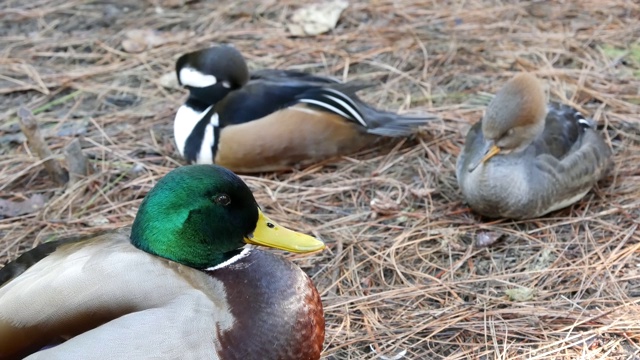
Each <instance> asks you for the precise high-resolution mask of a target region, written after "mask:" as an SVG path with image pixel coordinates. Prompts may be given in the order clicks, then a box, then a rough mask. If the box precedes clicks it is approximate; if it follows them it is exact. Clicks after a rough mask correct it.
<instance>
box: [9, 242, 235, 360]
mask: <svg viewBox="0 0 640 360" xmlns="http://www.w3.org/2000/svg"><path fill="white" fill-rule="evenodd" d="M48 251H50V249H49V250H47V251H46V252H48ZM217 283H218V282H216V281H213V280H212V279H211V277H209V276H207V275H206V274H204V273H202V272H200V271H197V270H194V269H191V268H188V267H184V266H182V265H179V264H176V263H173V262H170V261H167V260H164V259H161V258H158V257H155V256H152V255H149V254H147V253H144V252H142V251H140V250H138V249H136V248H135V247H133V246H132V245H131V244H130V242H129V237H128V234H126V233H124V232H119V233H111V234H106V235H102V236H98V237H95V238H91V239H87V240H81V241H74V242H70V243H66V244H59V245H58V246H57V247H56V248H55V250H53V251H51V252H50V253H49V255H48V256H44V257H42V259H41V260H39V261H37V262H36V263H35V264H33V265H32V266H30V267H29V268H28V269H26V270H25V271H24V272H23V273H22V274H21V275H20V276H18V277H16V278H14V279H13V280H11V281H9V282H7V283H6V284H4V285H3V286H2V287H1V288H0V358H1V359H14V358H16V359H18V358H22V357H24V356H26V355H29V354H32V353H34V352H37V351H39V350H41V349H43V348H45V347H48V346H51V345H56V344H60V343H62V342H63V341H65V340H68V339H70V340H68V341H66V342H64V343H62V344H60V345H57V346H54V347H52V348H49V349H46V350H43V351H41V352H37V353H35V354H34V355H33V357H29V359H32V358H38V359H56V358H64V359H88V358H95V359H122V358H136V359H147V358H153V356H157V357H156V358H171V356H168V357H167V354H168V355H171V354H173V355H174V357H173V358H182V355H181V352H184V351H185V349H186V347H183V346H176V344H177V343H180V344H181V343H182V342H184V344H185V345H189V346H193V350H192V353H191V354H194V355H195V354H199V355H201V357H200V358H213V359H215V358H216V357H215V354H212V352H213V348H212V347H211V345H208V346H205V345H202V344H204V343H207V344H212V343H213V341H214V333H213V332H211V331H209V332H205V331H203V329H209V330H210V329H215V328H216V327H215V326H216V322H215V320H216V317H215V316H213V314H215V312H216V309H217V308H218V307H219V306H223V304H222V302H221V301H220V300H219V299H216V297H215V294H216V291H215V290H216V287H217V288H218V290H220V286H221V285H219V284H218V285H216V284H217ZM198 289H210V290H211V291H208V292H207V293H205V292H203V291H201V290H198ZM217 320H220V319H217ZM219 324H220V323H219ZM221 324H222V326H223V327H224V321H223V322H222V323H221ZM180 329H182V330H183V336H182V340H180V341H179V342H176V341H169V340H171V339H168V338H166V337H167V336H170V335H169V334H175V333H176V331H179V330H180ZM203 347H205V348H203ZM105 349H108V350H105ZM89 354H91V355H89ZM163 356H165V357H163Z"/></svg>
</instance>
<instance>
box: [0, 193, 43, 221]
mask: <svg viewBox="0 0 640 360" xmlns="http://www.w3.org/2000/svg"><path fill="white" fill-rule="evenodd" d="M46 201H47V199H46V198H45V197H44V195H41V194H34V195H31V197H30V198H28V199H26V200H24V201H13V200H5V199H0V216H2V217H16V216H20V215H25V214H30V213H32V212H36V211H38V210H40V209H42V207H43V206H44V203H45V202H46Z"/></svg>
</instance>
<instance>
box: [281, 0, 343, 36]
mask: <svg viewBox="0 0 640 360" xmlns="http://www.w3.org/2000/svg"><path fill="white" fill-rule="evenodd" d="M348 6H349V2H347V1H344V0H335V1H330V2H324V3H320V4H312V5H308V6H305V7H302V8H300V9H298V10H296V11H295V12H294V13H293V16H291V20H290V21H291V22H290V23H288V24H287V28H288V29H289V32H291V34H293V35H294V36H313V35H318V34H322V33H325V32H327V31H329V30H331V29H333V28H335V27H336V24H338V20H339V19H340V15H341V14H342V12H343V11H344V9H346V8H347V7H348Z"/></svg>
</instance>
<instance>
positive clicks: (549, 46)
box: [0, 0, 640, 359]
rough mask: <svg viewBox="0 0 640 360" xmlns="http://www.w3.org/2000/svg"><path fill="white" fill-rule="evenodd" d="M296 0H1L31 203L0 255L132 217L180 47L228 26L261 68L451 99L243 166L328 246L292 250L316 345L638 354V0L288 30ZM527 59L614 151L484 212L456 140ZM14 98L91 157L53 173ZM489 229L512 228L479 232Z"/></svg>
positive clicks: (199, 43) (13, 150)
mask: <svg viewBox="0 0 640 360" xmlns="http://www.w3.org/2000/svg"><path fill="white" fill-rule="evenodd" d="M299 7H300V2H298V1H291V0H288V1H274V0H270V1H264V2H250V1H210V2H207V1H187V0H155V1H152V0H149V1H147V2H144V1H133V0H129V1H95V2H89V1H69V0H37V1H33V2H30V3H29V4H27V2H25V1H17V0H15V1H14V0H5V1H3V2H1V3H0V20H1V21H2V26H1V27H0V94H2V100H1V101H0V199H3V200H9V201H13V202H18V201H23V200H27V199H29V201H31V203H29V204H30V205H33V206H32V207H30V208H24V207H23V208H20V209H16V208H15V205H11V206H14V208H10V207H11V206H9V205H6V204H4V207H3V206H0V211H2V213H1V214H0V263H5V262H6V261H9V260H11V259H14V258H15V257H17V256H18V255H19V254H20V253H21V252H22V251H25V250H27V249H30V248H31V247H33V246H35V245H37V244H39V243H42V242H44V241H47V240H50V239H53V238H55V237H58V236H66V235H75V234H90V233H93V232H96V231H101V230H108V229H114V228H118V227H121V226H125V225H129V224H130V223H131V222H132V221H133V218H134V216H135V212H136V209H137V207H138V206H139V204H140V201H141V199H142V198H143V196H144V195H145V194H146V192H147V191H148V190H149V189H150V188H151V187H152V186H153V185H154V184H155V182H156V181H157V180H158V179H159V178H160V177H162V176H163V175H164V174H166V173H167V172H168V171H170V170H171V169H173V168H175V167H176V166H179V165H182V164H184V162H183V160H182V159H181V158H180V156H179V155H178V153H177V151H176V149H175V146H174V144H173V140H172V133H171V131H172V121H173V115H174V113H175V111H176V109H177V107H178V106H180V104H181V103H182V102H183V101H184V99H185V95H186V93H185V92H184V91H183V90H181V89H177V88H175V86H172V84H171V81H170V80H171V76H172V75H171V72H172V69H173V66H174V62H175V60H176V58H177V57H178V56H179V55H180V54H182V53H184V52H187V51H191V50H194V49H199V48H203V47H207V46H210V45H212V44H216V43H233V44H234V45H235V46H236V47H238V48H239V49H240V50H241V51H242V52H243V53H244V55H245V56H246V58H247V59H248V61H249V63H250V66H251V67H252V68H254V69H257V68H264V67H277V68H283V69H298V70H304V71H309V72H312V73H317V74H321V75H331V76H335V77H337V78H340V79H349V80H364V81H370V82H374V83H377V84H379V86H377V87H375V88H371V89H367V90H366V91H363V92H362V93H361V97H362V98H363V99H365V100H367V101H368V102H370V103H372V104H374V105H376V106H378V107H380V108H384V109H389V110H393V111H400V112H414V111H429V112H432V113H434V114H436V115H438V116H439V117H441V118H442V120H438V121H433V122H432V123H430V124H429V125H427V126H425V127H424V128H423V129H421V131H420V133H419V134H417V135H416V136H415V137H414V138H411V139H406V140H399V141H396V140H394V141H386V142H384V143H383V144H381V145H380V146H378V147H376V148H373V149H368V150H367V151H363V152H361V153H359V154H354V155H353V156H348V157H343V158H341V159H334V160H332V161H327V162H326V163H323V164H319V165H317V166H312V167H310V168H306V169H301V170H296V171H293V172H290V173H281V174H263V175H261V176H245V177H244V179H245V180H246V181H247V183H248V184H249V185H250V186H251V188H252V190H253V191H254V193H255V195H256V198H257V200H258V202H259V203H260V204H261V205H262V206H263V208H264V210H265V212H267V213H269V214H270V215H271V216H272V217H273V218H274V220H276V221H279V222H281V223H283V225H287V226H290V227H292V228H294V229H297V230H301V231H305V232H308V233H311V234H314V235H316V236H317V237H319V238H321V239H322V240H324V241H325V242H326V243H327V245H328V249H327V250H326V251H324V252H322V253H319V254H315V255H312V256H294V255H289V254H283V255H284V256H287V257H288V258H290V259H292V260H293V261H295V262H296V263H297V264H298V265H299V266H301V267H302V268H303V269H304V270H305V271H306V272H307V273H308V274H309V275H310V276H311V277H312V278H313V281H314V282H315V284H316V286H317V287H318V289H319V291H320V293H321V295H322V300H323V303H324V306H325V316H326V320H327V336H326V340H325V350H324V358H326V359H400V358H405V359H439V358H446V359H512V358H530V359H578V358H579V359H640V231H639V230H638V226H639V221H638V216H639V214H640V210H639V207H640V167H639V166H638V164H640V122H639V120H638V115H637V114H639V113H640V40H639V38H640V5H639V4H638V2H637V1H625V0H606V1H600V0H585V1H579V0H576V1H548V2H535V3H530V2H519V1H490V0H469V1H461V2H452V1H422V2H420V1H415V0H412V1H391V0H372V1H369V2H366V1H360V0H358V1H351V3H350V5H349V7H348V8H347V9H346V10H345V11H344V12H343V13H342V15H341V17H340V21H339V23H338V25H337V27H336V28H335V29H334V30H332V31H330V32H329V33H326V34H322V35H317V36H312V37H293V36H291V34H290V32H289V30H288V28H287V26H286V24H287V23H288V22H289V21H290V19H291V15H292V13H293V12H294V11H295V10H296V9H297V8H299ZM150 31H153V32H150ZM520 71H528V72H532V73H534V74H536V75H537V76H538V77H539V78H540V79H542V80H543V81H544V83H545V84H546V87H547V91H548V93H549V96H550V97H551V98H552V99H553V100H556V101H561V102H565V103H567V104H570V105H573V106H575V107H576V108H577V109H579V110H581V111H583V112H584V113H585V114H588V115H589V116H591V117H593V118H594V119H595V120H597V122H598V124H599V126H600V128H601V129H602V131H603V133H604V135H605V137H606V140H607V142H608V143H609V144H610V145H611V147H612V149H613V151H614V162H615V166H614V168H613V169H612V171H611V172H610V174H609V175H608V176H607V177H606V179H604V180H603V181H601V182H600V183H599V184H598V186H597V187H596V188H595V189H593V190H592V191H591V192H589V194H588V195H587V196H586V197H584V198H583V199H582V200H581V201H579V202H578V203H577V204H575V205H573V206H571V207H569V208H567V209H564V210H560V211H556V212H554V213H552V214H550V215H548V216H545V217H543V218H540V219H535V220H528V221H517V222H514V221H506V220H497V221H496V220H488V219H484V218H482V217H479V216H477V215H475V214H474V213H472V212H471V211H470V210H469V209H468V208H467V207H466V206H465V204H464V203H463V202H462V200H461V194H460V191H459V190H458V187H457V183H456V179H455V172H454V167H455V159H456V156H457V155H458V153H459V151H460V147H461V146H462V144H463V140H464V134H465V133H466V131H467V129H468V128H469V126H470V124H472V123H474V122H475V121H477V120H478V119H479V118H480V117H481V116H482V112H483V109H484V108H485V106H486V104H487V103H488V101H489V99H490V98H491V94H493V93H495V91H497V90H498V89H499V88H500V86H501V85H502V84H503V83H504V82H505V81H506V80H508V79H509V78H510V77H512V76H513V75H514V74H515V73H517V72H520ZM167 74H169V75H167ZM19 107H25V108H27V109H30V110H31V111H32V112H33V113H34V115H35V117H36V119H37V120H38V121H39V123H40V127H41V130H42V132H43V133H44V135H45V137H46V139H47V143H48V145H49V146H50V148H51V151H52V152H53V154H54V157H55V158H56V159H63V148H64V147H65V146H66V145H67V144H68V143H69V142H70V141H71V140H73V139H74V138H79V139H80V140H81V144H82V148H83V152H84V153H85V154H87V155H88V156H89V157H90V159H91V163H92V165H93V167H94V168H95V171H94V172H93V173H92V174H91V175H90V176H88V177H86V178H84V179H82V180H80V181H78V182H75V183H74V184H73V185H68V186H60V185H57V184H56V183H55V182H54V181H53V180H52V179H51V178H50V177H49V176H47V173H46V172H45V171H44V169H43V166H42V161H41V160H40V159H39V158H38V157H37V156H36V155H35V154H34V153H33V149H31V148H30V147H29V146H28V145H27V144H26V143H25V141H24V137H23V136H22V134H21V133H20V131H19V128H18V125H17V117H16V113H17V110H18V108H19ZM34 196H36V197H35V198H34ZM9 204H13V203H9ZM487 237H489V238H494V237H499V240H498V241H497V243H495V244H494V245H492V246H489V247H482V246H478V244H477V242H478V240H480V241H482V240H483V239H485V238H487ZM402 355H404V357H402Z"/></svg>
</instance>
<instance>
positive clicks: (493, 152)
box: [469, 145, 500, 172]
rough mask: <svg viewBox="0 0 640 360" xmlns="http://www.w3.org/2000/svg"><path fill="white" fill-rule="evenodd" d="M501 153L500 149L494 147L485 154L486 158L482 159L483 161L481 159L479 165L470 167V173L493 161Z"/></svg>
mask: <svg viewBox="0 0 640 360" xmlns="http://www.w3.org/2000/svg"><path fill="white" fill-rule="evenodd" d="M499 152H500V148H499V147H497V146H495V145H492V146H491V147H490V148H489V150H487V152H486V153H485V154H484V156H483V157H482V159H480V161H478V162H477V163H475V164H473V165H471V166H469V172H472V171H473V170H475V169H476V168H477V167H478V166H480V164H484V163H485V162H486V161H487V160H489V159H491V158H492V157H494V156H495V155H496V154H498V153H499Z"/></svg>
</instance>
